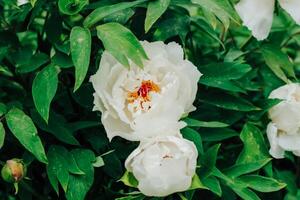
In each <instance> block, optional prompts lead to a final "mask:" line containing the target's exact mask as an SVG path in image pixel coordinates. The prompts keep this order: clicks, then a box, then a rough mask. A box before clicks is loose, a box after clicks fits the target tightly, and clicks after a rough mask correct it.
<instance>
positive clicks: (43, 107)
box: [32, 65, 60, 123]
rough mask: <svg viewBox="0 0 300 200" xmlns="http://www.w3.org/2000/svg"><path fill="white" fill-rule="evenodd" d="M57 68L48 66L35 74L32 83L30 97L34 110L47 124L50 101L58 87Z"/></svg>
mask: <svg viewBox="0 0 300 200" xmlns="http://www.w3.org/2000/svg"><path fill="white" fill-rule="evenodd" d="M59 72H60V70H59V68H57V67H55V66H53V65H49V66H48V67H46V68H45V69H43V70H42V71H40V72H39V73H37V75H36V77H35V79H34V80H33V83H32V97H33V101H34V105H35V107H36V110H37V111H38V112H39V114H40V115H41V116H42V118H43V119H44V120H45V121H46V122H47V123H48V119H49V111H50V105H51V101H52V99H53V98H54V96H55V93H56V90H57V85H58V77H57V76H58V73H59Z"/></svg>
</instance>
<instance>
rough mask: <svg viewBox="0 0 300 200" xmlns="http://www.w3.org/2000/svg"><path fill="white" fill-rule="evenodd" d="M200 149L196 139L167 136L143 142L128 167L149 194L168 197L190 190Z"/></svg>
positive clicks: (132, 155)
mask: <svg viewBox="0 0 300 200" xmlns="http://www.w3.org/2000/svg"><path fill="white" fill-rule="evenodd" d="M197 156H198V152H197V149H196V147H195V145H194V143H193V142H191V141H188V140H186V139H183V138H180V137H175V136H165V137H157V138H155V139H152V140H150V141H148V142H141V144H140V146H139V147H138V148H137V149H135V150H134V151H133V152H132V153H131V154H130V155H129V156H128V158H127V160H126V162H125V167H126V169H127V170H128V171H130V172H132V173H133V175H134V176H135V178H136V179H137V180H138V182H139V184H138V189H139V190H140V191H141V192H142V193H143V194H145V195H147V196H167V195H169V194H172V193H175V192H181V191H185V190H187V189H188V188H189V187H190V186H191V183H192V177H193V176H194V175H195V170H196V163H197Z"/></svg>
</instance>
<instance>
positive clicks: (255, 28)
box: [235, 0, 300, 40]
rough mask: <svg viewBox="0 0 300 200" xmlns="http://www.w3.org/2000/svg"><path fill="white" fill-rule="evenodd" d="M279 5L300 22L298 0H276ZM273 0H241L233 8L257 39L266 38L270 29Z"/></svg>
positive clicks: (299, 2) (299, 3)
mask: <svg viewBox="0 0 300 200" xmlns="http://www.w3.org/2000/svg"><path fill="white" fill-rule="evenodd" d="M278 2H279V4H280V6H281V7H282V8H283V9H284V10H285V11H286V12H288V13H289V14H290V15H291V17H292V18H293V19H294V20H295V21H296V23H297V24H300V12H299V10H300V1H299V0H278ZM274 8H275V0H241V1H240V2H239V3H238V4H237V5H236V6H235V9H236V11H237V13H238V14H239V15H240V17H241V19H242V20H243V24H244V25H245V26H247V27H248V29H249V30H251V31H252V34H253V36H254V37H255V38H257V39H258V40H263V39H266V38H267V37H268V35H269V32H270V31H271V27H272V22H273V12H274Z"/></svg>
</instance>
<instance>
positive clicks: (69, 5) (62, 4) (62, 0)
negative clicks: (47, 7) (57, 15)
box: [58, 0, 89, 15]
mask: <svg viewBox="0 0 300 200" xmlns="http://www.w3.org/2000/svg"><path fill="white" fill-rule="evenodd" d="M88 3H89V0H59V1H58V7H59V10H60V12H62V13H63V14H66V15H75V14H77V13H79V12H80V11H81V10H82V9H83V7H84V6H85V5H87V4H88Z"/></svg>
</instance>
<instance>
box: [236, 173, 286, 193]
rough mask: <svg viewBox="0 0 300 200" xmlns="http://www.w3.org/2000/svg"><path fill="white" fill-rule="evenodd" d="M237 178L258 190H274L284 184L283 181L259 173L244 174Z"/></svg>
mask: <svg viewBox="0 0 300 200" xmlns="http://www.w3.org/2000/svg"><path fill="white" fill-rule="evenodd" d="M238 180H239V181H242V182H244V183H245V184H247V186H248V187H249V188H251V189H254V190H256V191H259V192H275V191H278V190H281V189H282V188H284V187H285V186H286V184H285V183H283V182H279V181H277V180H275V179H273V178H269V177H263V176H259V175H245V176H241V177H239V178H238Z"/></svg>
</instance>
